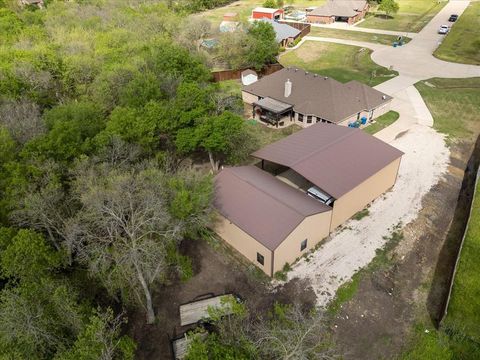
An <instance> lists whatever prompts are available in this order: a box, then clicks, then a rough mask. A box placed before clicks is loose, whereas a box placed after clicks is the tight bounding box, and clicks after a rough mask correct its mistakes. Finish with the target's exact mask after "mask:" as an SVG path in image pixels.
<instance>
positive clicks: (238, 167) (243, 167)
mask: <svg viewBox="0 0 480 360" xmlns="http://www.w3.org/2000/svg"><path fill="white" fill-rule="evenodd" d="M245 168H250V169H255V171H258V173H259V174H262V175H265V176H268V177H271V178H272V179H274V180H275V181H277V182H278V184H279V185H281V186H284V188H285V189H292V190H293V191H298V190H296V189H295V188H293V187H291V186H289V185H287V184H285V183H284V182H283V181H281V180H279V179H278V178H277V177H275V176H273V175H272V174H270V173H268V172H266V171H264V170H261V169H259V168H258V167H256V166H253V165H244V166H235V167H229V168H225V169H224V170H222V171H225V170H229V173H231V174H232V175H233V176H235V177H236V178H237V179H240V180H242V181H243V182H246V183H247V184H249V185H250V186H252V187H254V188H255V189H257V190H258V191H260V192H262V193H263V194H265V195H267V196H268V197H269V198H271V199H274V200H275V201H278V202H279V203H281V204H282V205H284V206H286V207H287V208H289V209H290V210H292V211H294V212H296V213H297V214H298V215H300V216H303V217H307V216H306V215H305V214H304V213H302V212H300V210H299V209H297V208H295V207H293V206H291V204H289V203H287V202H285V201H284V200H283V199H282V198H279V197H277V196H274V195H273V194H272V193H271V192H268V191H265V189H264V188H261V187H259V186H257V185H256V184H255V183H254V182H252V181H250V180H249V179H247V178H245V177H242V176H240V174H238V173H237V172H236V171H235V170H236V169H237V170H239V169H245ZM298 192H299V195H300V194H301V192H300V191H298ZM305 196H306V195H305ZM306 199H308V198H306ZM319 212H320V209H319Z"/></svg>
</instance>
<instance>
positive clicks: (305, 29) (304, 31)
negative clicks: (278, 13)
mask: <svg viewBox="0 0 480 360" xmlns="http://www.w3.org/2000/svg"><path fill="white" fill-rule="evenodd" d="M279 23H280V24H287V25H290V26H291V27H293V28H295V29H297V30H300V34H299V35H298V36H297V38H298V37H299V38H303V37H304V36H306V35H308V34H309V33H310V30H311V28H312V25H310V24H307V23H303V22H292V21H284V20H280V21H279Z"/></svg>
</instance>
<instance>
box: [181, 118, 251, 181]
mask: <svg viewBox="0 0 480 360" xmlns="http://www.w3.org/2000/svg"><path fill="white" fill-rule="evenodd" d="M246 134H247V133H246V124H245V121H244V120H243V119H242V118H241V117H240V116H238V115H235V114H232V113H230V112H228V111H227V112H224V113H223V114H221V115H217V116H210V117H207V118H205V119H203V120H201V121H199V122H198V124H197V126H195V127H192V128H187V129H182V130H180V131H179V132H178V134H177V139H176V145H177V148H178V149H179V150H180V151H183V152H185V153H188V152H193V151H195V150H198V149H201V150H204V151H205V152H206V153H207V154H208V157H209V160H210V165H211V166H212V170H213V171H214V172H216V171H218V169H219V166H220V162H221V160H227V161H228V160H233V159H235V158H236V157H242V154H238V152H237V151H238V150H239V148H238V147H237V145H240V144H241V142H243V141H246V140H247V139H246ZM240 148H241V147H240Z"/></svg>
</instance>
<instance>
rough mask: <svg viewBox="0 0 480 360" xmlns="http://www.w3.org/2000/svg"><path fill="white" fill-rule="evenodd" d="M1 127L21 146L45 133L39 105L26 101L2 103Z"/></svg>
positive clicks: (0, 104) (0, 110)
mask: <svg viewBox="0 0 480 360" xmlns="http://www.w3.org/2000/svg"><path fill="white" fill-rule="evenodd" d="M0 125H3V126H5V128H7V129H8V131H9V132H10V134H11V136H12V138H13V139H14V140H15V141H17V142H19V143H20V144H24V143H26V142H27V141H28V140H30V139H32V138H34V137H36V136H38V135H41V134H43V133H44V132H45V124H44V122H43V120H42V118H41V115H40V109H39V107H38V105H36V104H35V103H33V102H31V101H29V100H26V99H21V100H17V101H15V100H7V101H4V102H3V103H0Z"/></svg>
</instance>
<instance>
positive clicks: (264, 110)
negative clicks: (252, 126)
mask: <svg viewBox="0 0 480 360" xmlns="http://www.w3.org/2000/svg"><path fill="white" fill-rule="evenodd" d="M252 106H253V118H254V119H255V118H256V116H258V119H259V120H260V121H262V122H265V123H267V124H269V125H273V126H275V127H278V126H283V125H284V121H285V120H290V121H292V120H293V105H290V104H285V103H283V102H281V101H278V100H275V99H272V98H269V97H266V98H263V99H260V100H258V101H256V102H254V103H253V104H252Z"/></svg>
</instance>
